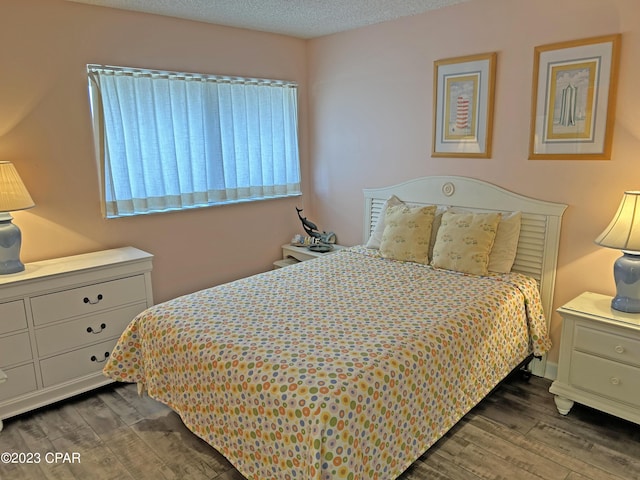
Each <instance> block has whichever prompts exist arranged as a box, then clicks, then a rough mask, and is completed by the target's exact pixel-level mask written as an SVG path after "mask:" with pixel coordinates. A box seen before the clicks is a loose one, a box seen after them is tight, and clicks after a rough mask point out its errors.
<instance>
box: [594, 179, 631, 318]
mask: <svg viewBox="0 0 640 480" xmlns="http://www.w3.org/2000/svg"><path fill="white" fill-rule="evenodd" d="M596 243H597V244H598V245H602V246H603V247H609V248H617V249H618V250H622V256H621V257H620V258H618V259H617V260H616V261H615V263H614V264H613V277H614V279H615V282H616V296H615V297H614V298H613V300H612V301H611V308H613V309H614V310H618V311H621V312H628V313H640V191H628V192H624V196H623V197H622V201H621V202H620V206H619V207H618V211H617V212H616V214H615V215H614V216H613V220H611V223H609V226H608V227H607V228H605V229H604V232H602V233H601V234H600V235H599V236H598V238H596Z"/></svg>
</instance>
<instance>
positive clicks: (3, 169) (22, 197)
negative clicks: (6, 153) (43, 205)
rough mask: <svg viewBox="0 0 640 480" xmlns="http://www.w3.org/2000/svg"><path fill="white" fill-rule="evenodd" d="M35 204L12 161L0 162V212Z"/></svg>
mask: <svg viewBox="0 0 640 480" xmlns="http://www.w3.org/2000/svg"><path fill="white" fill-rule="evenodd" d="M33 206H35V203H33V200H32V198H31V195H29V192H28V191H27V187H25V186H24V183H22V180H21V179H20V175H18V172H17V170H16V168H15V167H14V166H13V164H12V163H11V162H0V212H12V211H14V210H24V209H26V208H31V207H33Z"/></svg>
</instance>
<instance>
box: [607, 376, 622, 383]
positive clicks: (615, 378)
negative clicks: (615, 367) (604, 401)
mask: <svg viewBox="0 0 640 480" xmlns="http://www.w3.org/2000/svg"><path fill="white" fill-rule="evenodd" d="M609 382H611V385H620V379H619V378H618V377H611V378H610V379H609Z"/></svg>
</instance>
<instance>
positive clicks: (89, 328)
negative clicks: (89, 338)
mask: <svg viewBox="0 0 640 480" xmlns="http://www.w3.org/2000/svg"><path fill="white" fill-rule="evenodd" d="M105 328H107V324H106V323H101V324H100V330H94V329H93V328H91V327H87V333H93V334H94V335H97V334H98V333H100V332H102V330H104V329H105Z"/></svg>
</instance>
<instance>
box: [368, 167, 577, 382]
mask: <svg viewBox="0 0 640 480" xmlns="http://www.w3.org/2000/svg"><path fill="white" fill-rule="evenodd" d="M391 195H396V196H397V197H398V198H399V199H400V200H402V201H404V202H407V203H415V204H424V205H443V206H445V205H446V206H451V207H453V206H455V207H463V208H465V209H467V210H471V211H478V212H487V211H497V212H512V211H520V212H522V226H521V230H520V239H519V241H518V251H517V254H516V259H515V263H514V265H513V269H512V270H513V271H514V272H518V273H523V274H525V275H529V276H530V277H533V278H535V279H536V280H537V281H538V285H539V288H540V296H541V299H542V306H543V308H544V313H545V315H546V318H547V324H549V322H550V321H551V313H552V312H551V309H552V306H553V289H554V285H555V278H556V266H557V258H558V246H559V242H560V225H561V219H562V214H563V213H564V210H565V209H566V208H567V206H566V205H564V204H561V203H553V202H547V201H543V200H537V199H535V198H530V197H526V196H524V195H519V194H516V193H513V192H510V191H508V190H505V189H503V188H500V187H498V186H496V185H493V184H490V183H487V182H484V181H482V180H477V179H474V178H468V177H459V176H433V177H423V178H417V179H415V180H409V181H407V182H404V183H401V184H398V185H393V186H390V187H383V188H372V189H365V190H364V199H365V207H364V242H365V243H366V241H367V240H368V239H369V236H370V235H371V232H372V231H373V228H374V227H375V225H376V221H377V219H378V216H379V215H380V214H381V213H382V206H383V204H384V202H385V200H387V199H388V198H389V197H390V196H391ZM534 363H535V364H540V363H541V364H540V365H532V367H533V373H534V374H537V375H544V366H545V365H544V362H534ZM540 370H542V371H540Z"/></svg>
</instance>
